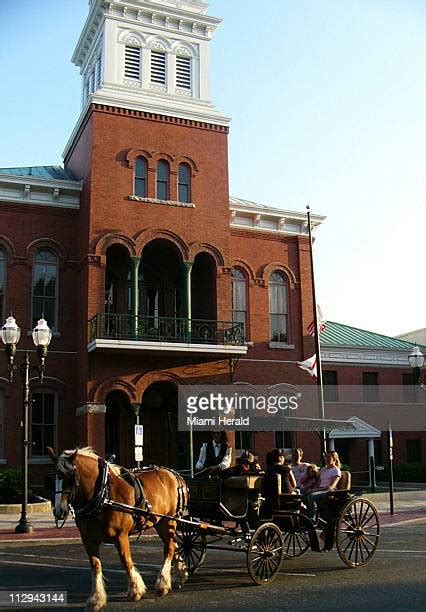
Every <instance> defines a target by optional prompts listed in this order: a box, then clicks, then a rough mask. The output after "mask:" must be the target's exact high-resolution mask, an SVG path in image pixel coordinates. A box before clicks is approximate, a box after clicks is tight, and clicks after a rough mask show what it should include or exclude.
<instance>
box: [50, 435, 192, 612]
mask: <svg viewBox="0 0 426 612" xmlns="http://www.w3.org/2000/svg"><path fill="white" fill-rule="evenodd" d="M48 454H49V456H50V458H51V460H52V461H53V462H54V463H55V465H56V483H55V503H54V508H53V514H54V517H55V519H56V521H57V523H58V521H65V520H66V518H67V517H68V515H69V513H70V509H71V507H72V509H73V511H74V514H75V522H76V524H77V527H78V529H79V531H80V535H81V539H82V542H83V545H84V547H85V549H86V552H87V555H88V557H89V563H90V568H91V573H92V592H91V594H90V597H89V598H88V600H87V602H86V610H89V611H90V612H97V611H98V610H102V609H103V608H104V607H105V605H106V602H107V595H106V590H105V584H104V580H103V576H102V564H101V560H100V558H99V547H100V545H101V543H103V542H110V543H111V542H112V543H114V544H115V546H116V549H117V551H118V555H119V557H120V560H121V563H122V565H123V568H124V570H125V571H126V574H127V579H128V592H127V597H128V599H130V600H131V601H138V600H140V599H141V598H142V597H143V595H144V594H145V592H146V586H145V583H144V581H143V579H142V576H141V575H140V574H139V572H138V571H137V569H136V568H135V566H134V565H133V560H132V556H131V553H130V542H129V535H130V534H131V533H132V532H140V531H142V530H144V529H148V528H149V527H152V526H153V527H155V529H156V531H157V534H158V535H159V536H160V538H161V539H162V540H163V543H164V547H163V553H164V556H163V566H162V568H161V569H160V571H159V573H158V576H157V581H156V584H155V587H156V590H157V592H158V594H159V595H166V594H167V593H168V592H169V591H170V590H171V589H172V577H171V571H172V564H173V571H174V577H173V578H174V585H175V586H177V587H178V588H182V586H183V583H184V581H185V579H186V577H187V572H186V566H185V563H184V562H183V560H182V559H181V557H180V556H179V553H178V550H177V544H176V542H175V533H176V528H177V522H176V520H173V518H175V519H177V518H179V517H180V516H181V515H182V514H183V513H184V512H186V510H187V507H188V501H189V494H188V488H187V486H186V483H185V481H184V480H183V478H182V477H181V476H180V475H179V474H177V473H176V472H174V471H172V470H170V469H169V468H163V467H156V466H153V467H151V468H144V469H143V470H139V471H129V470H126V469H125V468H122V467H120V466H118V465H111V464H110V463H109V462H107V461H104V460H103V459H101V458H100V457H99V455H97V454H96V453H95V452H94V451H93V449H91V448H89V447H85V448H74V449H72V450H65V451H64V452H63V453H62V454H61V455H60V456H59V457H57V456H56V455H55V453H54V451H53V449H52V448H50V447H49V448H48ZM117 503H118V504H124V505H125V506H124V508H125V507H126V506H127V511H122V510H120V509H117V506H114V504H117ZM135 507H139V508H142V509H144V513H143V514H142V517H141V516H139V515H137V514H136V513H135V512H132V509H134V508H135ZM171 517H172V518H171Z"/></svg>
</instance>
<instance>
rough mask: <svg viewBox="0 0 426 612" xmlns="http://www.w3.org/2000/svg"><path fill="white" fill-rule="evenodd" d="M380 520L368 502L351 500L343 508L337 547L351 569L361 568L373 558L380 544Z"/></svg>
mask: <svg viewBox="0 0 426 612" xmlns="http://www.w3.org/2000/svg"><path fill="white" fill-rule="evenodd" d="M379 535H380V520H379V514H378V512H377V510H376V508H375V507H374V505H373V504H372V503H371V502H370V501H369V500H368V499H363V498H358V499H354V500H351V501H350V502H349V503H348V504H346V506H345V507H344V508H343V510H342V512H341V514H340V517H339V521H338V523H337V527H336V546H337V551H338V553H339V555H340V558H341V559H342V561H343V562H344V563H346V565H348V566H349V567H361V566H363V565H366V564H367V563H368V562H369V561H371V559H372V558H373V555H374V553H375V552H376V548H377V545H378V543H379Z"/></svg>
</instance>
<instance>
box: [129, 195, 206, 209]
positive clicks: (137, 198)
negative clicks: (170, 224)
mask: <svg viewBox="0 0 426 612" xmlns="http://www.w3.org/2000/svg"><path fill="white" fill-rule="evenodd" d="M127 199H128V200H131V201H132V202H145V203H146V204H161V205H163V206H177V207H179V208H195V204H193V203H192V202H178V201H177V200H157V198H141V197H140V196H135V195H129V196H127Z"/></svg>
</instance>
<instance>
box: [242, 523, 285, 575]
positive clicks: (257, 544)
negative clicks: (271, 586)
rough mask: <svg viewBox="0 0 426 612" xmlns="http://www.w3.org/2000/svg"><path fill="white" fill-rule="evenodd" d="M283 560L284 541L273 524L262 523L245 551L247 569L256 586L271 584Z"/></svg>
mask: <svg viewBox="0 0 426 612" xmlns="http://www.w3.org/2000/svg"><path fill="white" fill-rule="evenodd" d="M283 558H284V540H283V536H282V533H281V531H280V529H279V528H278V527H277V526H276V525H274V523H264V524H263V525H260V527H258V528H257V529H256V531H255V532H254V534H253V536H252V538H251V540H250V544H249V547H248V550H247V569H248V573H249V574H250V578H251V579H252V580H253V582H255V583H256V584H266V583H267V582H272V581H273V580H275V578H276V577H277V574H278V572H279V569H280V566H281V563H282V560H283Z"/></svg>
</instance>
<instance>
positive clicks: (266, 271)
mask: <svg viewBox="0 0 426 612" xmlns="http://www.w3.org/2000/svg"><path fill="white" fill-rule="evenodd" d="M276 270H278V271H279V272H283V273H284V275H285V276H286V278H287V279H288V282H289V286H290V289H294V286H295V285H296V284H297V279H296V275H295V274H294V272H293V270H292V269H291V268H289V267H288V266H286V265H285V264H282V263H279V262H275V261H274V262H272V263H270V264H267V265H266V266H265V267H264V268H263V270H262V275H261V278H262V279H263V280H264V281H266V282H269V277H270V276H271V274H272V273H273V272H275V271H276Z"/></svg>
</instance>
